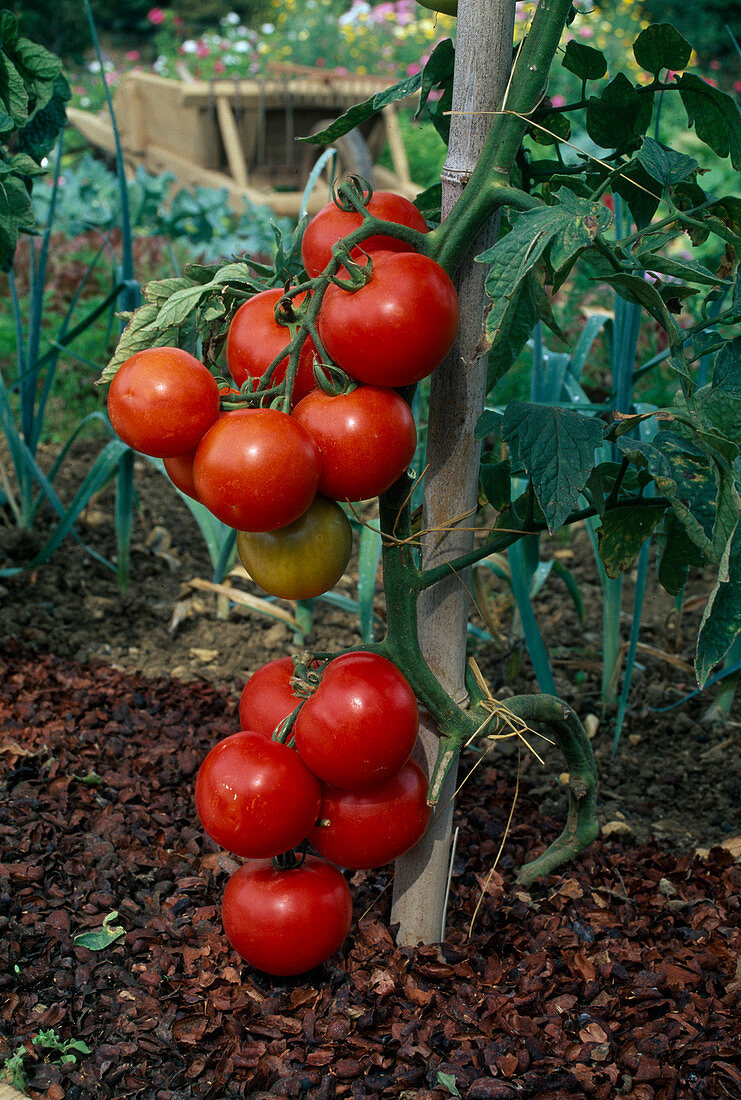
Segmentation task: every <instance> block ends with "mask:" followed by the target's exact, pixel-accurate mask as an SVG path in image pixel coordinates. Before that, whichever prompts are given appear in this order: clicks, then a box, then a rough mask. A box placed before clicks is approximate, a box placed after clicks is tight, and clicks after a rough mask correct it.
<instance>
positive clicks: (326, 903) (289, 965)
mask: <svg viewBox="0 0 741 1100" xmlns="http://www.w3.org/2000/svg"><path fill="white" fill-rule="evenodd" d="M221 915H222V920H223V923H224V932H225V933H226V937H227V939H228V940H229V943H230V944H231V945H232V947H233V948H234V950H235V951H236V952H237V953H238V954H239V955H241V956H242V958H243V959H244V960H245V961H246V962H248V963H249V964H250V965H251V966H254V967H257V969H258V970H264V971H265V972H266V973H268V974H275V975H279V976H283V975H288V974H303V973H305V972H306V971H307V970H312V969H313V968H314V967H315V966H319V965H320V964H321V963H323V962H324V961H325V960H326V959H328V958H329V957H330V956H331V955H334V953H335V951H337V950H339V948H340V947H341V946H342V942H343V940H344V939H345V936H346V935H347V933H348V932H349V930H350V922H351V921H352V898H351V896H350V888H349V886H348V885H347V882H346V881H345V878H344V875H343V874H342V872H341V871H339V870H338V869H337V868H336V867H333V866H332V865H331V864H330V863H325V861H324V860H323V859H319V857H318V856H312V855H308V856H306V857H305V859H304V860H303V862H302V863H301V864H299V865H298V866H296V867H291V868H287V869H284V870H278V869H277V868H276V867H274V866H273V864H272V863H271V862H270V860H255V861H254V862H251V863H246V864H245V865H244V866H243V867H240V868H239V870H238V871H235V873H234V874H233V875H232V877H231V878H230V879H229V881H228V882H227V884H226V889H225V890H224V899H223V902H222V909H221Z"/></svg>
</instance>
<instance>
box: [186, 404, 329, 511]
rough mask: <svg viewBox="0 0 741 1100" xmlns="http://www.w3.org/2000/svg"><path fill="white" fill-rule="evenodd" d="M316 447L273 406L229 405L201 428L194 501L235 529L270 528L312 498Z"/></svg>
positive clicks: (302, 508)
mask: <svg viewBox="0 0 741 1100" xmlns="http://www.w3.org/2000/svg"><path fill="white" fill-rule="evenodd" d="M320 474H321V456H320V453H319V447H318V446H317V444H316V442H315V440H314V439H313V438H312V436H310V435H309V433H308V432H307V431H306V429H305V428H304V427H303V426H302V425H301V424H299V423H298V421H296V420H294V419H293V417H292V416H289V415H288V414H287V413H282V412H279V411H278V410H277V409H235V411H234V412H230V413H226V414H225V415H224V416H222V417H220V418H219V420H217V422H216V423H215V424H214V425H213V427H211V428H210V429H209V431H208V432H206V434H205V436H204V437H203V439H202V440H201V442H200V444H199V445H198V449H197V450H196V457H195V460H194V462H193V480H194V483H195V488H196V492H197V493H198V496H199V499H200V500H202V501H203V503H204V504H205V505H206V507H207V508H208V509H209V510H210V511H211V512H213V514H214V515H215V516H216V517H217V518H218V519H220V520H221V521H222V522H223V523H227V524H228V525H229V526H230V527H235V528H236V529H237V530H238V531H274V530H276V529H277V528H278V527H284V526H285V525H286V524H287V523H293V521H294V520H296V519H298V517H299V516H301V515H303V513H304V512H305V511H306V509H307V508H308V507H309V505H310V504H311V502H312V501H313V499H314V497H315V496H316V491H317V486H318V485H319V477H320Z"/></svg>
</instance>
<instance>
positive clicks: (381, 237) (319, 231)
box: [301, 191, 427, 276]
mask: <svg viewBox="0 0 741 1100" xmlns="http://www.w3.org/2000/svg"><path fill="white" fill-rule="evenodd" d="M366 194H367V192H366ZM366 210H367V211H368V213H369V214H372V215H373V216H374V217H376V218H380V219H382V220H383V221H387V222H396V224H397V225H407V226H409V227H410V229H416V230H418V231H419V232H420V233H426V232H427V222H426V221H425V219H424V218H423V216H422V214H421V213H420V211H419V210H418V209H417V207H416V206H415V205H414V203H413V202H410V201H409V199H405V198H404V196H403V195H395V194H394V193H393V192H391V191H374V192H373V194H372V195H371V197H370V199H369V200H368V203H367V206H366ZM362 220H363V217H362V215H361V214H360V212H359V211H357V210H342V209H341V208H340V207H339V206H337V204H336V203H334V202H329V203H327V205H326V206H325V207H323V208H322V209H321V210H320V211H319V213H318V214H315V215H314V217H313V218H312V219H311V221H310V222H309V224H308V225H307V227H306V230H305V232H304V236H303V239H302V241H301V258H302V260H303V262H304V267H305V268H306V271H307V274H308V275H310V276H315V275H319V274H321V272H322V271H324V269H325V267H326V266H327V264H328V263H329V261H330V260H331V259H332V245H334V244H336V243H337V241H338V240H340V238H342V237H346V236H347V235H348V233H351V232H352V231H353V229H357V228H358V226H359V225H360V224H361V223H362ZM380 249H387V250H389V251H391V252H409V251H411V248H410V246H409V245H408V244H405V242H404V241H400V240H398V239H397V238H396V237H389V236H388V235H387V234H384V233H375V234H374V235H373V236H371V237H367V238H366V239H365V240H364V241H363V251H364V252H378V251H379V250H380Z"/></svg>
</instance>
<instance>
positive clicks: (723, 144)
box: [677, 73, 741, 170]
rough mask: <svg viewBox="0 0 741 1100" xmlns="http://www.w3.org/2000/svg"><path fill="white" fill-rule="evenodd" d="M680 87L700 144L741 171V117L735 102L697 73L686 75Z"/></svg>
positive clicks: (690, 123) (680, 93)
mask: <svg viewBox="0 0 741 1100" xmlns="http://www.w3.org/2000/svg"><path fill="white" fill-rule="evenodd" d="M677 83H678V86H679V95H680V97H681V99H682V103H683V104H684V109H685V111H686V112H687V122H688V123H689V125H690V126H694V127H695V133H696V134H697V136H698V137H699V139H700V141H703V142H704V143H705V144H706V145H709V146H710V148H711V149H712V150H713V152H715V153H717V154H718V156H719V157H728V156H730V158H731V164H732V165H733V167H734V168H736V169H737V170H739V169H741V115H739V110H738V107H737V106H736V102H735V100H733V99H732V98H731V96H729V95H726V93H725V92H721V91H720V89H718V88H714V87H713V86H712V84H708V83H707V82H706V81H704V80H701V79H700V77H699V76H695V75H694V74H693V73H683V74H682V76H681V77H680V78H679V80H678V82H677Z"/></svg>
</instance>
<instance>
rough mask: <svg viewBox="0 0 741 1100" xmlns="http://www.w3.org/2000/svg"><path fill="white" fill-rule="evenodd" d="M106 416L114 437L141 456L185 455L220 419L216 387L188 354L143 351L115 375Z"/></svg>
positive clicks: (166, 349)
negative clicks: (117, 436)
mask: <svg viewBox="0 0 741 1100" xmlns="http://www.w3.org/2000/svg"><path fill="white" fill-rule="evenodd" d="M108 415H109V416H110V418H111V424H112V425H113V429H114V431H115V432H116V433H117V435H119V436H120V438H121V439H123V441H124V443H127V444H128V445H129V447H131V448H132V449H133V450H135V451H139V453H140V454H145V455H151V456H152V457H154V458H170V457H172V456H174V455H181V454H185V453H187V452H188V451H193V450H195V448H196V447H197V445H198V443H199V441H200V439H201V437H202V436H203V435H204V434H205V432H206V431H207V430H208V429H209V428H210V427H211V425H212V424H213V423H214V421H215V420H216V418H217V417H218V415H219V387H218V383H217V382H216V379H215V378H214V376H213V375H212V374H211V372H210V371H209V370H208V369H207V368H206V367H204V365H203V363H201V362H199V360H198V359H196V358H195V357H194V356H192V355H189V354H188V352H187V351H181V350H180V348H169V347H160V348H145V349H144V350H143V351H138V352H136V354H134V355H132V356H130V358H128V359H127V360H126V361H125V362H124V363H123V364H122V365H121V366H120V367H119V369H118V370H117V372H116V374H115V375H114V377H113V381H112V382H111V385H110V389H109V390H108Z"/></svg>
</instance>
